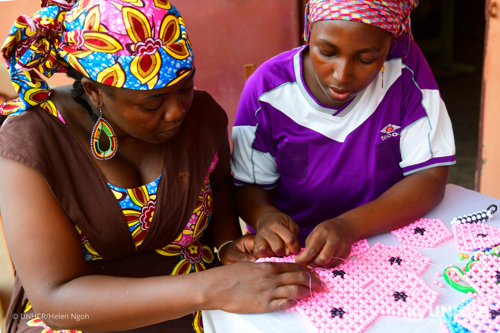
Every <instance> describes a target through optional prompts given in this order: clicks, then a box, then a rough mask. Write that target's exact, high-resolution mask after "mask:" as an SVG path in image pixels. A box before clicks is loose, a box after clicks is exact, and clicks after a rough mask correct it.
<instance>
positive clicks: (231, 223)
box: [209, 174, 241, 248]
mask: <svg viewBox="0 0 500 333" xmlns="http://www.w3.org/2000/svg"><path fill="white" fill-rule="evenodd" d="M209 230H210V236H211V238H212V240H213V241H214V243H215V246H216V247H217V248H218V247H220V246H221V245H222V244H224V243H225V242H227V241H230V240H235V239H237V238H239V237H241V228H240V224H239V222H238V216H237V214H236V211H235V209H234V185H233V183H232V179H231V175H230V174H228V178H227V179H226V181H225V182H224V185H223V186H222V187H221V188H220V189H219V190H218V191H217V192H215V193H214V208H213V212H212V219H211V222H210V229H209Z"/></svg>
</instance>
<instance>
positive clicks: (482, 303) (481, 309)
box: [455, 298, 500, 333]
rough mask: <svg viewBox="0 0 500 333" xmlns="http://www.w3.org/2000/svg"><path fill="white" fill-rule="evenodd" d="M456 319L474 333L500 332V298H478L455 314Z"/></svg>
mask: <svg viewBox="0 0 500 333" xmlns="http://www.w3.org/2000/svg"><path fill="white" fill-rule="evenodd" d="M455 321H456V322H457V323H459V324H460V325H462V326H463V327H465V328H466V329H468V330H470V331H471V332H473V333H498V332H500V300H499V299H497V300H495V301H493V300H489V299H487V298H476V299H473V300H472V301H471V302H470V303H469V304H467V305H466V306H465V307H464V308H463V309H462V310H460V312H458V313H457V315H456V316H455Z"/></svg>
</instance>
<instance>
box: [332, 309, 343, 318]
mask: <svg viewBox="0 0 500 333" xmlns="http://www.w3.org/2000/svg"><path fill="white" fill-rule="evenodd" d="M330 313H331V314H332V318H335V317H336V316H339V317H340V318H342V316H343V315H344V314H345V311H344V310H343V309H342V308H333V309H332V311H330Z"/></svg>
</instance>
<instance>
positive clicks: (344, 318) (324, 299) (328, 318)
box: [294, 289, 379, 333]
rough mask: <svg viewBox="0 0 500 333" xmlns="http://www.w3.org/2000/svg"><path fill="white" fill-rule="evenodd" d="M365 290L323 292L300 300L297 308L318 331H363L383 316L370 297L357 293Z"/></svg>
mask: <svg viewBox="0 0 500 333" xmlns="http://www.w3.org/2000/svg"><path fill="white" fill-rule="evenodd" d="M361 291H362V290H356V289H352V294H346V293H332V292H331V291H330V292H328V293H320V294H317V296H315V297H313V298H309V299H307V300H306V301H300V302H299V303H298V304H297V305H296V306H295V308H294V309H295V310H296V311H297V312H298V313H300V314H301V315H302V316H303V317H304V318H306V320H307V321H308V322H309V323H311V324H312V325H313V326H314V327H316V329H317V332H318V333H326V332H349V333H351V332H352V333H358V332H362V331H364V330H365V329H366V328H367V327H368V326H369V325H370V324H371V323H373V322H374V321H375V319H377V318H378V317H379V312H378V311H377V310H376V306H375V305H374V304H373V303H371V300H370V299H367V298H365V297H356V296H360V295H363V293H362V292H361Z"/></svg>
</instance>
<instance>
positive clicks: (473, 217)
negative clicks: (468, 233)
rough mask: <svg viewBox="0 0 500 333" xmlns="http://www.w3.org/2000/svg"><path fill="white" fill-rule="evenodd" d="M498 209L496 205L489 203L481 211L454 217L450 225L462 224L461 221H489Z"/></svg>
mask: <svg viewBox="0 0 500 333" xmlns="http://www.w3.org/2000/svg"><path fill="white" fill-rule="evenodd" d="M497 210H498V207H497V206H496V205H490V206H489V207H488V208H487V209H485V210H483V211H481V212H475V213H472V214H468V215H464V216H462V217H454V218H453V220H451V225H455V224H462V223H484V222H489V221H490V220H491V218H492V217H493V214H495V213H496V212H497Z"/></svg>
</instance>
